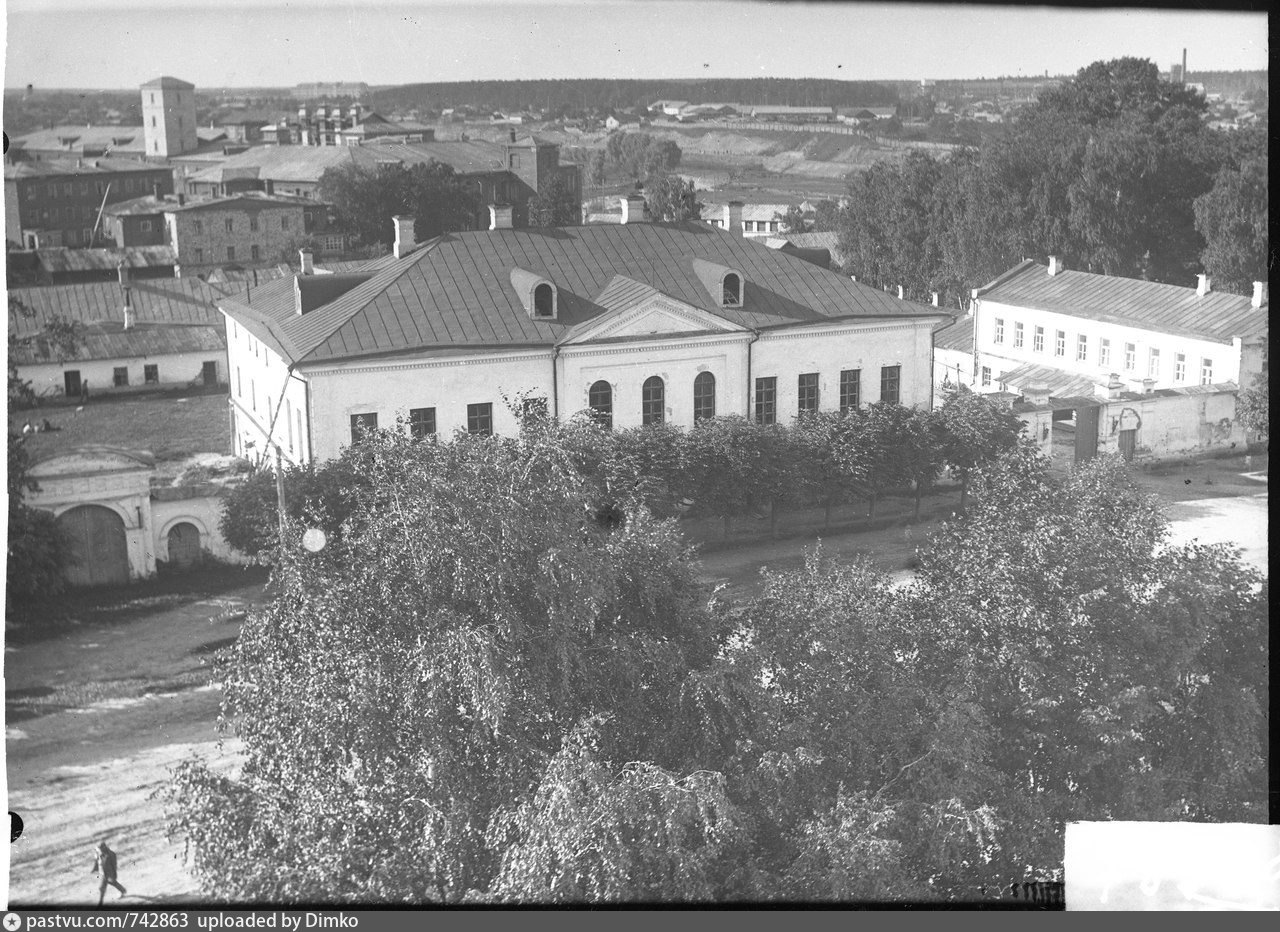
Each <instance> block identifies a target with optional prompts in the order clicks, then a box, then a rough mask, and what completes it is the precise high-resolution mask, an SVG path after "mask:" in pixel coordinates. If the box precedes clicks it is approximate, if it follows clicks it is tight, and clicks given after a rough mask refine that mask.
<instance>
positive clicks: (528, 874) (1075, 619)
mask: <svg viewBox="0 0 1280 932" xmlns="http://www.w3.org/2000/svg"><path fill="white" fill-rule="evenodd" d="M580 433H581V431H580V430H579V429H578V427H577V426H575V425H574V424H568V425H562V424H559V423H556V422H553V421H540V422H537V423H536V424H531V425H530V426H529V429H526V430H524V431H523V432H522V433H521V435H520V436H519V437H518V438H476V437H469V436H466V435H463V436H460V437H458V438H456V439H455V440H454V442H452V443H442V444H436V443H422V442H414V441H413V440H411V439H409V438H408V437H406V436H404V435H399V434H394V433H390V432H382V433H378V434H375V435H373V436H370V437H369V438H368V440H367V441H366V442H365V443H363V444H357V445H355V446H354V447H352V448H349V449H348V450H347V451H346V452H345V453H344V455H343V457H342V458H341V461H340V462H341V463H342V464H343V465H342V466H340V467H337V468H336V471H335V472H334V473H333V475H334V476H335V477H339V476H346V477H350V479H349V480H348V479H342V478H335V483H334V486H333V488H332V490H331V491H330V493H329V494H327V495H326V496H325V497H324V499H323V500H317V501H315V502H313V503H311V504H310V505H309V506H307V510H308V513H307V514H306V515H305V520H304V521H302V522H295V521H291V522H289V523H288V524H287V526H286V528H285V532H284V535H283V539H282V544H281V546H280V547H279V548H278V549H277V550H276V552H275V554H274V561H275V567H276V568H275V571H274V577H273V591H274V592H275V593H276V595H275V598H274V600H273V601H272V602H271V604H270V605H268V606H267V607H266V608H265V609H263V610H262V611H260V612H257V613H255V614H254V615H252V616H251V617H250V618H249V619H248V620H247V621H246V622H245V624H244V626H243V628H242V631H241V634H240V638H239V641H238V643H237V645H236V647H235V649H234V656H233V658H232V659H231V660H230V662H229V666H228V667H227V668H226V669H225V670H224V671H223V676H222V681H223V691H224V692H223V695H224V712H225V718H226V721H227V722H229V723H233V724H234V727H235V729H236V731H237V732H238V734H239V735H240V736H241V737H242V738H243V740H244V746H245V752H246V761H245V764H244V766H243V768H242V770H241V772H240V774H239V775H238V776H235V777H228V776H225V775H223V774H221V773H219V772H215V771H212V770H210V769H208V768H207V767H206V766H205V765H204V764H203V763H201V762H200V761H198V760H191V761H188V762H186V763H184V764H183V765H182V766H181V767H179V768H178V769H177V771H176V773H175V775H174V777H173V780H172V782H171V784H170V786H169V791H168V801H169V807H170V808H169V814H170V829H171V831H172V832H173V833H174V834H175V835H178V836H181V837H185V839H186V840H187V842H188V843H189V845H190V848H189V850H190V852H191V855H192V858H193V861H192V863H193V869H194V872H195V875H196V877H197V878H198V879H199V882H200V883H201V884H202V885H203V887H204V888H205V889H206V890H207V891H208V892H209V893H210V894H212V895H216V896H217V897H218V898H219V899H221V900H229V901H252V902H279V903H289V902H295V903H297V902H348V903H356V902H365V903H368V902H377V903H412V902H435V903H468V902H483V901H489V902H514V901H518V902H578V901H587V902H619V901H657V900H664V901H711V900H715V901H731V900H747V901H774V900H776V901H782V900H797V899H798V900H805V901H812V900H860V901H881V900H903V899H906V900H912V901H921V900H939V899H950V900H970V899H976V898H979V897H981V896H983V895H988V896H989V895H991V893H992V891H994V890H996V889H998V888H999V887H1001V886H1003V885H1006V884H1008V883H1010V882H1013V881H1020V880H1023V879H1029V876H1030V875H1034V876H1036V877H1038V878H1040V879H1047V878H1050V877H1053V876H1055V875H1057V876H1060V871H1061V865H1062V856H1063V848H1062V844H1063V827H1064V825H1065V823H1066V822H1068V821H1072V820H1079V819H1086V820H1092V819H1124V820H1167V819H1186V820H1200V821H1205V820H1209V821H1212V820H1229V821H1263V820H1265V818H1266V799H1267V796H1266V789H1267V774H1266V747H1267V715H1266V709H1267V702H1268V692H1267V689H1268V687H1267V648H1266V644H1267V637H1266V633H1267V623H1268V622H1267V589H1266V586H1265V583H1262V584H1261V585H1259V580H1258V578H1257V576H1256V575H1255V574H1253V573H1252V572H1251V571H1250V570H1248V569H1246V568H1245V567H1244V566H1242V565H1241V563H1240V562H1239V560H1238V558H1237V556H1236V555H1235V554H1233V553H1232V552H1230V551H1229V550H1227V549H1226V548H1222V547H1201V546H1197V545H1190V546H1183V547H1172V548H1165V547H1162V546H1161V545H1162V540H1163V534H1164V528H1163V524H1162V519H1161V516H1160V511H1159V509H1158V507H1157V506H1156V504H1155V502H1154V501H1152V500H1151V499H1150V498H1149V497H1147V496H1146V495H1144V494H1143V493H1142V492H1140V491H1139V490H1138V489H1137V488H1135V486H1134V485H1133V483H1132V481H1131V480H1130V479H1129V477H1128V474H1127V473H1126V472H1125V470H1124V467H1123V464H1122V463H1120V462H1118V461H1117V460H1114V459H1109V458H1101V459H1098V460H1095V461H1093V462H1091V463H1090V464H1088V465H1087V466H1084V467H1081V468H1079V469H1077V470H1076V471H1075V472H1074V473H1072V475H1071V476H1070V478H1068V479H1066V480H1065V481H1060V480H1055V479H1053V478H1051V477H1050V474H1049V472H1048V469H1047V464H1046V462H1045V461H1044V460H1043V459H1041V458H1040V457H1039V456H1037V455H1036V454H1035V452H1034V451H1033V450H1032V449H1031V448H1030V447H1029V446H1026V445H1023V446H1019V447H1017V448H1015V449H1014V450H1013V451H1011V452H1009V453H1007V454H1006V455H1005V456H1004V457H1002V458H1001V459H999V460H997V461H996V462H994V463H990V464H988V465H987V466H985V467H982V468H980V469H979V470H978V471H977V472H976V474H975V475H974V477H973V488H972V503H971V507H970V509H969V510H968V512H967V513H966V515H965V516H964V517H963V518H962V519H960V520H958V521H955V522H953V523H951V524H949V525H947V526H946V527H945V529H944V530H943V531H942V532H941V533H940V534H939V535H938V536H937V537H936V538H935V539H934V540H933V541H932V542H931V543H930V544H928V545H927V546H926V547H925V549H924V550H923V551H922V552H921V554H920V560H921V568H920V575H919V578H918V580H917V581H916V582H915V583H914V584H912V585H909V586H907V587H906V588H905V589H895V588H893V587H891V586H889V585H888V582H887V580H886V579H884V578H883V577H881V576H879V575H877V574H876V573H875V572H873V571H872V570H871V569H869V568H868V567H866V566H862V565H853V566H836V565H832V564H829V563H827V562H826V561H824V560H822V559H821V556H820V554H814V555H812V556H811V557H810V559H809V560H808V562H807V563H806V565H805V566H804V568H803V569H800V570H796V571H793V572H788V573H777V574H771V575H770V576H769V577H768V578H767V580H766V586H765V591H764V595H763V596H762V597H760V598H759V599H756V600H754V601H752V602H750V603H747V604H745V605H742V606H729V605H726V604H724V603H722V602H720V601H718V600H716V599H714V598H713V599H712V600H711V601H710V602H708V599H707V593H706V591H705V590H704V589H702V588H700V587H699V585H698V584H697V583H696V580H695V578H694V567H695V564H694V562H693V561H692V559H691V558H690V554H689V553H688V552H687V550H686V548H685V545H684V543H683V542H682V540H681V538H680V536H679V534H678V532H677V531H676V529H675V527H674V525H673V523H672V522H670V521H663V520H657V519H655V518H654V517H653V516H652V514H651V512H650V511H649V509H648V508H647V507H646V506H645V504H644V493H643V490H644V487H645V484H646V478H647V477H646V476H645V474H644V473H643V472H642V471H641V470H640V469H639V468H633V469H631V470H629V471H628V470H626V469H625V468H623V467H622V466H621V465H617V464H615V468H611V469H608V470H591V469H584V468H583V464H582V441H581V437H580ZM339 514H341V515H342V516H343V517H342V518H341V520H340V521H338V523H337V524H336V526H334V533H332V534H330V535H329V542H328V544H327V546H325V547H324V548H323V549H321V550H320V551H318V552H310V551H308V550H306V549H304V548H303V547H302V546H301V545H300V534H301V531H302V528H303V527H304V526H306V525H307V524H312V523H314V522H317V521H320V522H326V521H333V520H335V519H337V518H338V516H339Z"/></svg>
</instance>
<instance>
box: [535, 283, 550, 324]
mask: <svg viewBox="0 0 1280 932" xmlns="http://www.w3.org/2000/svg"><path fill="white" fill-rule="evenodd" d="M533 316H534V317H555V316H556V295H555V291H554V290H552V288H551V286H550V285H548V284H545V283H543V284H541V285H538V286H537V287H536V288H534V289H533Z"/></svg>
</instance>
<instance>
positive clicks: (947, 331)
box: [933, 314, 973, 353]
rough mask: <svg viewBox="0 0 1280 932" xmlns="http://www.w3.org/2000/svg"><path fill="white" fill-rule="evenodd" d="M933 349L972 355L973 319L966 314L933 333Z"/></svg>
mask: <svg viewBox="0 0 1280 932" xmlns="http://www.w3.org/2000/svg"><path fill="white" fill-rule="evenodd" d="M933 348H934V349H941V350H959V351H960V352H962V353H972V352H973V317H972V316H971V315H968V314H966V315H965V316H964V317H961V318H960V319H958V320H957V321H956V322H955V323H953V324H947V325H945V326H942V327H939V328H938V329H937V330H935V331H933Z"/></svg>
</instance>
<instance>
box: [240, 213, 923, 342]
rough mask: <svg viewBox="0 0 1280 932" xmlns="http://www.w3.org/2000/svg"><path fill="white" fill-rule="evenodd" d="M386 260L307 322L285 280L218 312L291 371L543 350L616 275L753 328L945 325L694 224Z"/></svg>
mask: <svg viewBox="0 0 1280 932" xmlns="http://www.w3.org/2000/svg"><path fill="white" fill-rule="evenodd" d="M699 260H700V261H699ZM383 261H384V262H385V264H384V265H383V266H382V268H381V269H380V270H379V271H377V272H376V274H374V275H373V276H372V277H371V278H370V279H369V280H368V281H366V282H364V283H363V284H359V285H357V286H356V287H354V288H352V289H351V290H350V291H348V292H346V293H345V294H343V295H341V296H340V297H337V298H335V299H334V300H332V301H331V302H329V303H327V304H325V305H324V306H322V307H319V308H317V309H315V310H312V311H309V312H308V313H306V314H304V315H299V314H297V313H296V307H295V297H294V287H293V280H292V279H284V280H282V281H278V282H272V283H270V284H268V285H265V286H262V287H259V288H255V289H253V292H252V295H251V299H250V301H249V302H247V303H246V302H244V301H241V300H237V299H234V298H232V299H227V300H225V301H223V302H221V303H220V305H219V306H220V307H221V308H222V309H223V311H224V312H225V313H227V314H228V315H229V316H231V317H232V318H233V319H234V320H236V321H238V322H240V323H241V324H242V325H243V326H245V327H246V328H247V329H249V330H250V332H252V333H254V335H255V336H258V337H259V338H260V339H262V340H264V341H265V342H268V343H269V344H270V345H273V346H275V347H277V348H278V351H280V352H281V353H282V354H283V355H284V356H285V357H286V359H288V360H289V361H291V362H298V361H301V360H304V359H305V360H308V361H320V360H331V359H332V360H336V359H346V358H352V357H359V356H368V355H378V354H389V353H398V352H406V351H409V350H422V349H428V348H440V347H453V348H457V349H463V348H466V347H490V348H493V347H499V346H503V347H510V346H544V347H550V346H553V345H555V344H556V343H558V342H559V341H561V340H562V339H564V338H565V337H566V335H567V334H568V333H569V331H570V330H572V329H573V328H574V327H575V326H577V325H578V324H580V323H582V322H584V321H587V320H590V319H592V318H595V317H598V316H599V315H601V314H604V313H607V310H606V308H604V307H602V306H601V304H600V303H599V299H598V298H597V297H596V296H599V295H602V293H606V292H608V291H609V288H608V286H609V285H610V284H611V283H614V282H615V281H616V279H615V277H616V276H625V278H627V279H630V280H631V281H632V282H634V283H636V285H634V286H630V285H629V286H627V287H628V288H633V287H637V286H639V287H641V288H643V287H646V286H647V287H649V288H652V289H654V290H656V291H658V292H661V293H662V294H664V295H667V296H669V297H672V298H674V299H676V300H677V301H681V302H684V303H686V304H689V305H692V306H694V307H697V308H701V309H702V310H704V311H706V312H708V313H711V314H715V315H717V316H719V317H722V318H723V319H725V320H727V321H729V322H731V323H734V324H738V325H739V326H743V327H749V328H756V329H767V328H782V327H795V326H804V325H807V324H820V323H828V322H831V321H835V320H842V319H856V318H884V317H890V318H904V317H921V318H931V319H936V318H938V317H940V316H942V315H941V313H940V312H939V311H938V310H937V309H936V308H929V307H925V306H923V305H919V304H915V303H914V302H910V301H902V300H899V299H898V298H896V297H891V296H890V295H889V294H887V293H885V292H881V291H879V290H877V289H874V288H869V287H867V286H865V285H859V284H857V283H855V282H852V281H850V280H849V279H847V278H845V277H844V276H843V275H839V274H836V273H834V272H830V271H827V270H826V269H822V268H819V267H818V266H815V265H813V264H811V263H808V262H805V261H803V260H801V259H798V258H795V257H793V256H790V255H787V254H786V253H783V252H780V251H778V250H774V249H769V248H767V247H765V246H763V245H761V244H759V243H755V242H752V241H751V240H749V239H746V238H744V237H741V236H735V235H733V234H730V233H726V232H721V231H717V230H714V229H711V228H710V227H708V226H706V225H705V224H702V223H699V222H683V223H669V224H668V223H663V224H658V223H630V224H621V225H616V226H614V225H608V226H606V225H600V226H581V227H564V228H557V229H519V230H495V231H487V232H468V233H453V234H448V235H446V236H443V237H439V238H438V239H435V240H432V241H429V242H428V243H426V244H425V245H422V246H419V248H418V249H416V250H415V251H414V252H412V253H410V254H409V255H408V256H406V257H404V258H402V259H391V260H389V261H387V260H383ZM706 263H712V264H716V265H720V266H724V267H726V268H731V269H734V270H737V271H740V272H741V273H742V275H743V278H744V279H745V285H744V301H743V306H742V307H741V308H725V307H721V306H720V304H719V303H718V301H717V300H716V298H715V296H714V295H713V293H712V292H711V291H709V290H708V288H707V286H706V285H705V284H704V282H703V281H702V277H701V276H700V275H699V268H700V267H701V266H702V265H703V264H706ZM516 268H519V269H524V270H526V271H528V272H532V273H534V274H536V275H540V276H544V277H545V278H546V279H547V280H549V281H551V282H554V283H555V285H556V289H557V294H558V312H557V316H556V319H555V320H534V319H532V318H531V317H530V316H529V315H528V313H527V312H526V310H525V307H524V304H523V301H522V298H521V295H519V294H518V293H517V291H516V289H515V288H514V287H513V286H512V284H511V272H512V270H513V269H516ZM624 290H625V289H624ZM615 291H616V286H615ZM618 296H619V297H620V295H618Z"/></svg>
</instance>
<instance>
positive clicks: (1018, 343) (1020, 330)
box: [1013, 321, 1027, 349]
mask: <svg viewBox="0 0 1280 932" xmlns="http://www.w3.org/2000/svg"><path fill="white" fill-rule="evenodd" d="M1026 329H1027V328H1026V327H1024V326H1022V323H1021V321H1019V322H1016V323H1015V324H1014V325H1013V348H1014V349H1022V344H1023V343H1024V342H1025V341H1024V337H1025V335H1026Z"/></svg>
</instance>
